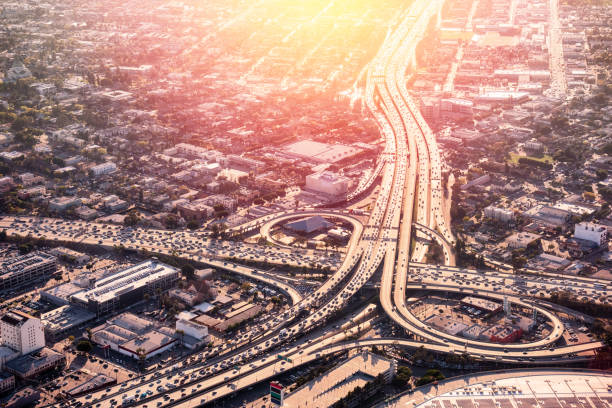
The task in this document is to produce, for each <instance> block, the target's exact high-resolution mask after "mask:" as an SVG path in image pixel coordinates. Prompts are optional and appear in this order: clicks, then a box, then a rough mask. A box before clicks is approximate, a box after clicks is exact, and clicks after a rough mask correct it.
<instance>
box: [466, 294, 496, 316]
mask: <svg viewBox="0 0 612 408" xmlns="http://www.w3.org/2000/svg"><path fill="white" fill-rule="evenodd" d="M461 304H462V305H464V306H466V307H471V308H474V309H478V310H480V311H482V312H483V313H485V315H487V316H492V315H494V314H496V313H499V312H500V311H501V310H502V305H501V304H499V303H497V302H493V301H491V300H487V299H483V298H479V297H475V296H466V297H464V298H463V299H461Z"/></svg>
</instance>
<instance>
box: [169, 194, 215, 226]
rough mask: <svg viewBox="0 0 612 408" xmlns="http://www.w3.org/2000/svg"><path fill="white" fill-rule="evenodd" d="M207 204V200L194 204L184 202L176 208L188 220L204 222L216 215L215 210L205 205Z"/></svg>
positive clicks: (197, 201)
mask: <svg viewBox="0 0 612 408" xmlns="http://www.w3.org/2000/svg"><path fill="white" fill-rule="evenodd" d="M205 202H206V200H205V199H203V200H195V201H193V202H183V203H180V204H178V205H177V206H176V210H177V211H178V213H179V214H180V215H181V216H182V217H183V218H185V219H187V220H197V221H202V220H204V219H206V218H208V217H211V216H212V215H213V214H214V213H215V209H214V208H213V207H211V206H210V205H207V204H205Z"/></svg>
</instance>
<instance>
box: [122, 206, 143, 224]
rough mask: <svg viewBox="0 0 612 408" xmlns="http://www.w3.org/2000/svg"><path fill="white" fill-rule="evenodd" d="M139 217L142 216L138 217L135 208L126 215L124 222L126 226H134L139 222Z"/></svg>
mask: <svg viewBox="0 0 612 408" xmlns="http://www.w3.org/2000/svg"><path fill="white" fill-rule="evenodd" d="M139 219H140V218H139V217H138V213H137V212H136V211H135V210H132V211H130V212H129V214H128V215H127V216H126V217H125V219H124V220H123V223H124V224H125V226H126V227H132V226H134V225H136V224H138V221H139Z"/></svg>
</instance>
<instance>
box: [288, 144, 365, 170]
mask: <svg viewBox="0 0 612 408" xmlns="http://www.w3.org/2000/svg"><path fill="white" fill-rule="evenodd" d="M283 152H284V153H285V154H287V155H288V156H291V157H296V158H300V159H305V160H308V161H310V162H314V163H329V164H331V163H337V162H339V161H342V160H345V159H347V158H349V157H354V156H356V155H358V154H360V153H362V152H363V149H361V148H359V147H356V146H345V145H340V144H337V145H331V144H327V143H320V142H315V141H312V140H302V141H299V142H295V143H292V144H290V145H288V146H286V147H285V148H283Z"/></svg>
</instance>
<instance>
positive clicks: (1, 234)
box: [0, 230, 6, 242]
mask: <svg viewBox="0 0 612 408" xmlns="http://www.w3.org/2000/svg"><path fill="white" fill-rule="evenodd" d="M4 241H6V230H2V231H0V242H4Z"/></svg>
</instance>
